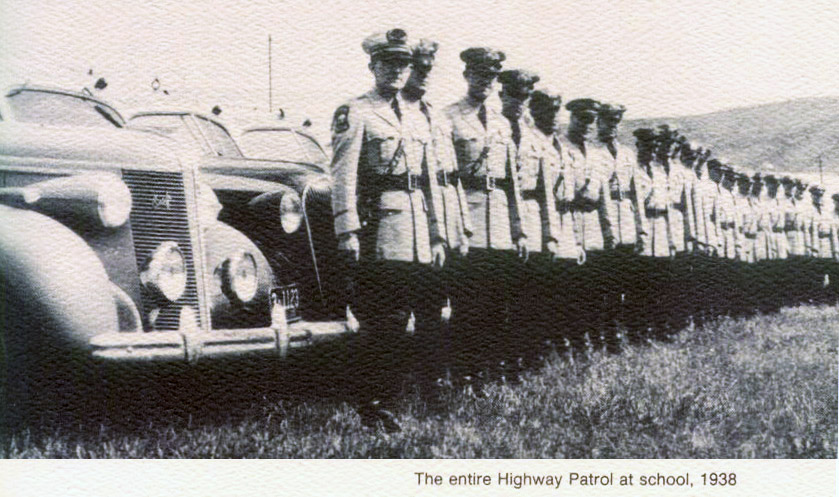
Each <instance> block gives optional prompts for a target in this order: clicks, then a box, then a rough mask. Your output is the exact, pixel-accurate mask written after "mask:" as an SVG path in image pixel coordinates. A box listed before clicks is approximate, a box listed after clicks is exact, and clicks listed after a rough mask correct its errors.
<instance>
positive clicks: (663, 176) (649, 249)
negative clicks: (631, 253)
mask: <svg viewBox="0 0 839 497" xmlns="http://www.w3.org/2000/svg"><path fill="white" fill-rule="evenodd" d="M648 185H649V186H648V187H647V188H646V189H647V193H646V196H645V198H644V213H645V214H646V217H647V226H648V227H649V240H648V243H647V245H646V246H645V247H644V255H647V256H650V257H669V256H670V255H671V254H670V247H671V245H672V242H671V232H670V223H669V222H668V217H669V214H668V213H669V211H670V208H671V202H670V191H669V184H668V182H667V173H666V172H665V171H664V169H663V168H662V167H661V166H660V165H658V164H653V166H652V167H651V168H650V173H649V182H648Z"/></svg>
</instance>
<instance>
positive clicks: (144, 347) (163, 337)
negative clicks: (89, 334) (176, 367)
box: [90, 321, 354, 363]
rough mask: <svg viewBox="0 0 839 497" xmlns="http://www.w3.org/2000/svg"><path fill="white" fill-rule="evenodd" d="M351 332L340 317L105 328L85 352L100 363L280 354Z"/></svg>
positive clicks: (194, 360) (93, 339)
mask: <svg viewBox="0 0 839 497" xmlns="http://www.w3.org/2000/svg"><path fill="white" fill-rule="evenodd" d="M353 333H354V330H353V329H352V327H351V326H349V325H348V323H347V322H346V321H317V322H308V321H298V322H296V323H291V324H289V325H287V326H283V327H270V328H248V329H238V330H213V331H209V332H207V331H198V330H194V331H152V332H146V333H144V332H130V333H126V332H123V333H120V332H111V333H102V334H100V335H96V336H94V337H93V338H91V339H90V353H91V356H92V357H93V358H94V359H98V360H103V361H106V362H190V363H194V362H198V361H199V360H200V361H203V360H207V359H217V358H225V357H236V356H243V355H253V354H256V355H267V356H271V355H274V356H276V357H279V358H282V357H285V356H286V355H288V353H289V352H291V351H293V350H296V349H303V348H308V347H311V346H313V345H316V344H318V343H321V342H325V341H329V340H335V339H338V338H341V337H344V336H347V335H350V334H353Z"/></svg>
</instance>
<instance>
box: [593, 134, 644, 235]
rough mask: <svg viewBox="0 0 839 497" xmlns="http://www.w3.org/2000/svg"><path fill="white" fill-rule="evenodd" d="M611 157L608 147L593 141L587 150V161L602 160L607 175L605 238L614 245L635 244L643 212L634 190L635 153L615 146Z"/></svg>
mask: <svg viewBox="0 0 839 497" xmlns="http://www.w3.org/2000/svg"><path fill="white" fill-rule="evenodd" d="M615 152H616V154H615V156H612V153H611V151H610V150H609V148H608V146H607V145H606V144H604V143H602V142H597V143H596V144H595V146H593V147H592V150H591V158H590V160H598V161H602V162H603V165H604V167H605V168H606V170H607V171H608V172H607V174H608V175H609V183H608V184H609V194H608V195H607V198H606V200H605V201H606V202H609V203H610V204H611V206H610V208H609V209H608V210H607V212H608V213H609V216H610V218H609V220H608V221H609V228H610V233H609V238H610V239H611V240H612V241H613V243H614V245H616V246H617V245H635V244H636V243H637V242H638V239H639V235H644V234H645V232H646V230H645V228H644V224H645V223H644V222H643V220H644V216H643V209H642V208H641V199H639V198H638V195H637V189H636V187H635V175H636V174H637V169H638V164H637V162H636V156H635V153H634V152H633V151H632V149H630V148H629V147H627V146H624V145H621V144H619V143H616V145H615Z"/></svg>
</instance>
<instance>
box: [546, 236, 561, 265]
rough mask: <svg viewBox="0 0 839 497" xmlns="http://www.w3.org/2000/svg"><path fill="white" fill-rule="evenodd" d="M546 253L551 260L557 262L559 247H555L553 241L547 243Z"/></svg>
mask: <svg viewBox="0 0 839 497" xmlns="http://www.w3.org/2000/svg"><path fill="white" fill-rule="evenodd" d="M548 252H550V254H551V260H554V261H556V260H559V245H557V243H556V241H555V240H551V241H549V242H548Z"/></svg>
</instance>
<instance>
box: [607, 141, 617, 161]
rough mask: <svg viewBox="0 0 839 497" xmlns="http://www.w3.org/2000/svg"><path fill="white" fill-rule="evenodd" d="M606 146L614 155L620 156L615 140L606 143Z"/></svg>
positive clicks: (615, 156)
mask: <svg viewBox="0 0 839 497" xmlns="http://www.w3.org/2000/svg"><path fill="white" fill-rule="evenodd" d="M606 148H608V149H609V153H610V154H612V157H614V158H617V157H618V149H617V148H616V147H615V142H608V143H606Z"/></svg>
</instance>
